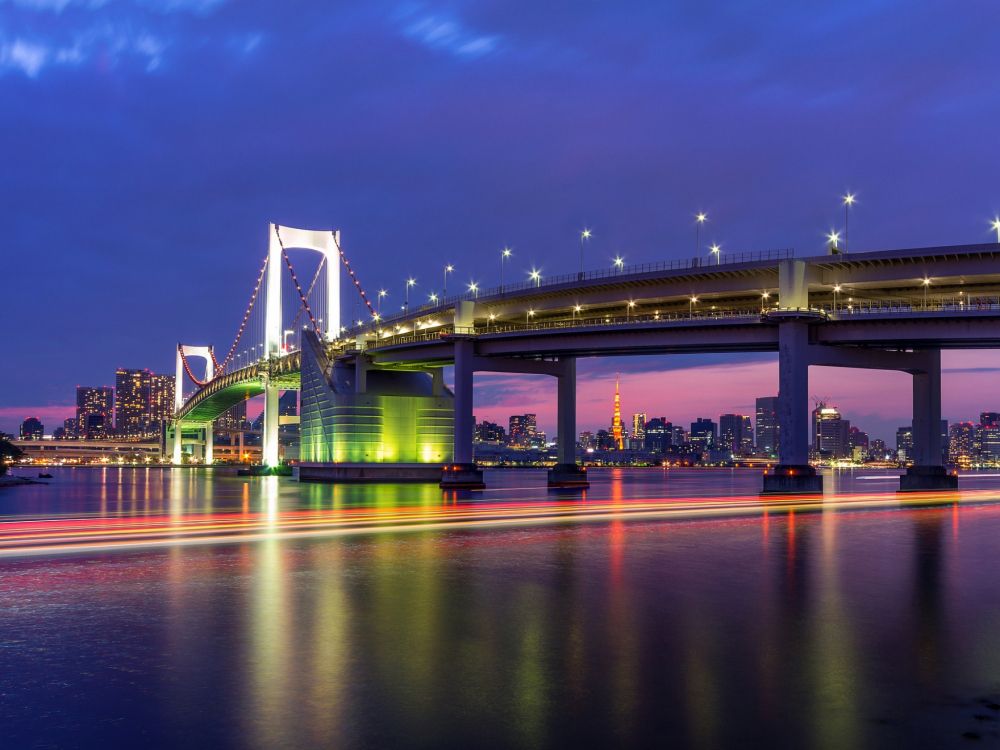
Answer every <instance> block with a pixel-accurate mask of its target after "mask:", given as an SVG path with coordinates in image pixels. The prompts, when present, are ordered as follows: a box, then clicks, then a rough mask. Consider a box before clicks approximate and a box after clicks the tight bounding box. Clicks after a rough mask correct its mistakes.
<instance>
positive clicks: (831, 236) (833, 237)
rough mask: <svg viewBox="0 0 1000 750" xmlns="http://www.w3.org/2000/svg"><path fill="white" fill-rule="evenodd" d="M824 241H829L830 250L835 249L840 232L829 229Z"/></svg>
mask: <svg viewBox="0 0 1000 750" xmlns="http://www.w3.org/2000/svg"><path fill="white" fill-rule="evenodd" d="M826 241H827V242H829V243H830V248H831V249H832V250H836V249H837V243H838V242H840V232H835V231H833V230H832V229H831V230H830V232H829V233H828V234H827V235H826Z"/></svg>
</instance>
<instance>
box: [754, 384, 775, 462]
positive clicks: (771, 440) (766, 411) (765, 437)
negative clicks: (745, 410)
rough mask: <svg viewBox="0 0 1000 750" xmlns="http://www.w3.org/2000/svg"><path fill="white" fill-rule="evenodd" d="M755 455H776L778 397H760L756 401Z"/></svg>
mask: <svg viewBox="0 0 1000 750" xmlns="http://www.w3.org/2000/svg"><path fill="white" fill-rule="evenodd" d="M755 432H756V435H755V437H756V440H757V453H759V454H761V455H762V456H771V457H774V456H777V455H778V397H777V396H761V397H760V398H758V399H757V421H756V424H755Z"/></svg>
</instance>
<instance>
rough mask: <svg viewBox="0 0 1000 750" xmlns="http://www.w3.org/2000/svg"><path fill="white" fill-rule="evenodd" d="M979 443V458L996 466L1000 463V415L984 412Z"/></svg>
mask: <svg viewBox="0 0 1000 750" xmlns="http://www.w3.org/2000/svg"><path fill="white" fill-rule="evenodd" d="M977 442H978V443H979V445H978V446H977V447H978V453H979V457H980V459H981V460H982V462H983V463H989V464H995V463H997V462H998V461H1000V414H998V413H997V412H995V411H984V412H983V413H982V414H980V415H979V435H978V440H977ZM949 458H950V451H949Z"/></svg>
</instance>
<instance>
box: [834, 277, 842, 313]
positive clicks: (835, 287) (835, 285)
mask: <svg viewBox="0 0 1000 750" xmlns="http://www.w3.org/2000/svg"><path fill="white" fill-rule="evenodd" d="M840 288H841V287H840V284H834V285H833V311H834V312H837V295H838V294H840Z"/></svg>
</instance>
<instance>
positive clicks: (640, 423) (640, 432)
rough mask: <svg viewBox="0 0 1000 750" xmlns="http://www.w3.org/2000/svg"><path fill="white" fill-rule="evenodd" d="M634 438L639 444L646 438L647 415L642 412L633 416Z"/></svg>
mask: <svg viewBox="0 0 1000 750" xmlns="http://www.w3.org/2000/svg"><path fill="white" fill-rule="evenodd" d="M632 437H633V438H635V439H636V440H638V441H639V442H642V441H643V440H644V439H645V437H646V415H645V414H644V413H642V412H639V413H638V414H633V415H632Z"/></svg>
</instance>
